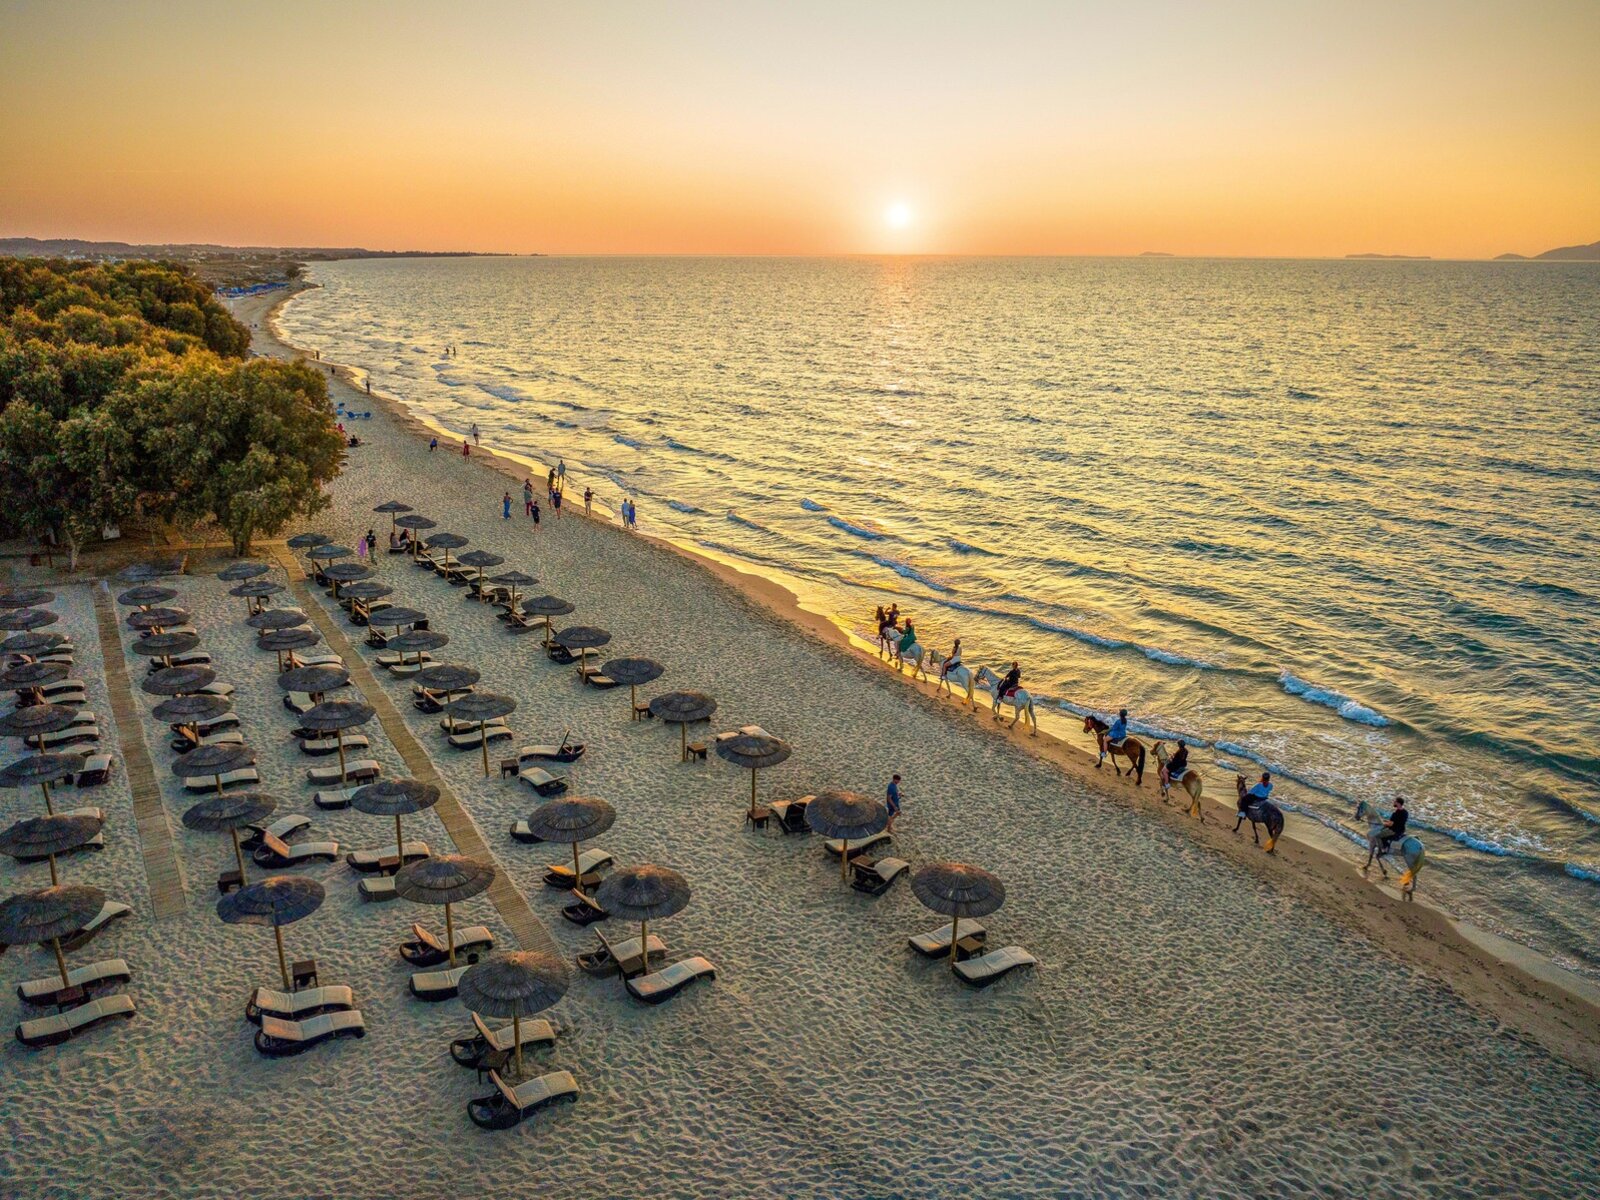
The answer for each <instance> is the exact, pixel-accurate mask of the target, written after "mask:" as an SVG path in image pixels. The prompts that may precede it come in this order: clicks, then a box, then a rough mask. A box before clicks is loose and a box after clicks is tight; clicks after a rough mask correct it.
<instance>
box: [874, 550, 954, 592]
mask: <svg viewBox="0 0 1600 1200" xmlns="http://www.w3.org/2000/svg"><path fill="white" fill-rule="evenodd" d="M872 561H873V562H875V563H877V564H878V565H879V566H880V567H888V568H889V570H891V571H893V572H894V573H895V574H896V575H899V576H900V577H902V578H904V579H914V580H916V581H917V582H918V583H920V584H922V585H923V586H925V587H930V588H932V589H933V590H934V591H936V592H953V591H955V588H953V587H951V586H950V585H949V584H947V583H942V582H940V581H939V580H937V579H935V578H934V577H933V576H932V575H929V574H926V573H925V572H923V571H919V570H917V568H915V567H913V566H912V565H911V564H910V563H903V562H901V561H900V560H899V559H894V558H885V557H883V556H882V555H878V554H874V555H873V556H872Z"/></svg>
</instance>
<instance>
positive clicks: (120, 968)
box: [17, 958, 133, 1005]
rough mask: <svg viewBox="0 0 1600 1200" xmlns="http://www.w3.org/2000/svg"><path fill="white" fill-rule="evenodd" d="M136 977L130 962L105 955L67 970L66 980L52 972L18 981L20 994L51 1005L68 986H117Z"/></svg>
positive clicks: (42, 1003)
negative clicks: (97, 959)
mask: <svg viewBox="0 0 1600 1200" xmlns="http://www.w3.org/2000/svg"><path fill="white" fill-rule="evenodd" d="M132 978H133V972H132V971H130V970H128V964H127V963H126V962H124V961H123V960H122V959H120V958H104V959H101V960H100V961H99V962H92V963H88V964H87V965H85V966H82V967H74V968H73V969H72V970H70V971H68V972H67V980H68V982H67V983H65V984H63V983H62V982H61V976H60V975H50V976H47V977H45V978H44V979H30V980H28V981H27V982H26V983H20V984H18V985H17V997H18V998H19V999H21V1000H25V1001H27V1002H28V1003H29V1004H39V1005H49V1004H54V1003H55V1002H56V997H57V996H59V995H60V994H61V993H62V992H64V991H66V990H67V988H69V987H81V988H83V989H84V990H85V991H92V990H94V989H95V988H103V987H114V986H115V985H116V984H119V983H127V982H128V980H130V979H132Z"/></svg>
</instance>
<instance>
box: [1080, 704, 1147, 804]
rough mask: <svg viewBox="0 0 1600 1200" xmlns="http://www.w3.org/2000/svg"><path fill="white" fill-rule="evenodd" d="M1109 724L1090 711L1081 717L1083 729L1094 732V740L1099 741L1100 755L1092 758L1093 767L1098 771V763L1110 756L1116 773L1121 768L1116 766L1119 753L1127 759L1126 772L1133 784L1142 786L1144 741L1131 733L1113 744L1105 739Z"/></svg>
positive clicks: (1118, 772) (1120, 771)
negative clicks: (1120, 742) (1118, 743)
mask: <svg viewBox="0 0 1600 1200" xmlns="http://www.w3.org/2000/svg"><path fill="white" fill-rule="evenodd" d="M1110 728H1111V726H1109V725H1107V724H1106V723H1105V722H1104V721H1102V720H1101V719H1100V718H1099V717H1097V716H1095V715H1094V714H1093V713H1090V714H1089V715H1088V716H1086V717H1084V718H1083V731H1084V732H1085V733H1092V734H1094V740H1095V741H1096V742H1097V743H1099V746H1100V757H1099V758H1097V759H1095V760H1094V769H1095V770H1096V771H1098V770H1099V769H1100V765H1101V764H1102V763H1104V762H1105V761H1106V755H1108V754H1109V755H1110V756H1111V768H1112V770H1114V771H1116V773H1117V774H1118V775H1121V774H1122V768H1121V767H1119V766H1117V756H1118V755H1121V756H1122V757H1123V758H1125V759H1127V760H1128V773H1129V774H1130V775H1132V776H1133V777H1134V786H1135V787H1143V786H1144V743H1143V742H1141V741H1140V740H1139V739H1138V738H1136V737H1134V736H1133V735H1132V734H1130V735H1128V736H1127V737H1125V738H1123V739H1122V745H1120V746H1113V745H1112V744H1111V743H1110V742H1108V741H1107V740H1106V733H1107V731H1109V730H1110Z"/></svg>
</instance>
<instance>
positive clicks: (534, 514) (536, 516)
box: [528, 500, 539, 529]
mask: <svg viewBox="0 0 1600 1200" xmlns="http://www.w3.org/2000/svg"><path fill="white" fill-rule="evenodd" d="M528 503H529V504H530V505H532V506H533V510H532V511H531V512H530V513H529V514H528V515H529V516H531V517H532V518H533V527H534V528H535V529H537V528H539V502H538V501H537V500H530V501H528Z"/></svg>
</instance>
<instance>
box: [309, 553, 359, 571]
mask: <svg viewBox="0 0 1600 1200" xmlns="http://www.w3.org/2000/svg"><path fill="white" fill-rule="evenodd" d="M354 555H355V551H354V550H352V549H350V547H349V546H313V547H311V549H309V550H307V551H306V557H307V558H309V559H310V560H311V561H312V562H313V563H330V562H332V561H333V560H334V559H336V558H351V557H353V556H354ZM313 574H315V572H314V571H313Z"/></svg>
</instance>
